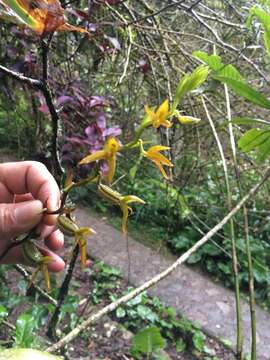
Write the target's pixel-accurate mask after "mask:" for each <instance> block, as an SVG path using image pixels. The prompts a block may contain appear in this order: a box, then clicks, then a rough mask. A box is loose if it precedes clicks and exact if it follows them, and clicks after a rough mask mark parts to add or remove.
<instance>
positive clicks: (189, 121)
mask: <svg viewBox="0 0 270 360" xmlns="http://www.w3.org/2000/svg"><path fill="white" fill-rule="evenodd" d="M173 115H175V117H176V118H177V120H178V121H179V122H180V123H181V124H182V125H193V124H198V122H200V121H201V119H199V118H195V117H193V116H184V115H181V114H180V113H179V111H178V110H175V111H174V113H173Z"/></svg>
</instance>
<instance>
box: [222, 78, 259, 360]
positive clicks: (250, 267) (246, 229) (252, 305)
mask: <svg viewBox="0 0 270 360" xmlns="http://www.w3.org/2000/svg"><path fill="white" fill-rule="evenodd" d="M224 89H225V98H226V106H227V117H228V121H229V123H228V127H229V132H230V140H231V147H232V153H233V163H234V168H235V175H236V180H237V184H238V188H239V193H240V195H242V181H241V174H240V172H239V170H238V166H237V160H236V146H235V140H234V134H233V128H232V123H231V120H232V116H231V106H230V97H229V91H228V87H227V85H226V84H225V85H224ZM243 218H244V233H245V244H246V255H247V261H248V284H249V308H250V322H251V359H252V360H256V352H257V350H256V342H257V340H256V339H257V334H256V309H255V293H254V278H253V265H252V255H251V249H250V240H249V226H248V213H247V207H246V206H245V205H244V206H243Z"/></svg>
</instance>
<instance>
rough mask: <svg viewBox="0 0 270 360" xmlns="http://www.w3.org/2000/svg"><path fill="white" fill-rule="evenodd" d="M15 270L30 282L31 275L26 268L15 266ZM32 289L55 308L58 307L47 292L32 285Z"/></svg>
mask: <svg viewBox="0 0 270 360" xmlns="http://www.w3.org/2000/svg"><path fill="white" fill-rule="evenodd" d="M13 267H14V269H15V270H16V271H18V272H19V273H20V274H21V275H22V276H23V277H24V278H25V280H26V281H29V280H30V279H31V275H30V274H29V273H28V272H27V271H26V270H25V268H24V267H23V266H21V265H13ZM32 287H33V288H34V289H35V290H36V291H37V292H38V293H39V294H40V295H41V296H43V297H44V298H45V299H46V300H48V302H49V303H50V304H52V305H54V306H56V305H57V301H56V300H55V299H54V298H53V297H51V296H50V295H49V294H48V293H47V292H46V291H44V290H43V289H41V288H40V287H39V286H38V285H36V284H34V283H32Z"/></svg>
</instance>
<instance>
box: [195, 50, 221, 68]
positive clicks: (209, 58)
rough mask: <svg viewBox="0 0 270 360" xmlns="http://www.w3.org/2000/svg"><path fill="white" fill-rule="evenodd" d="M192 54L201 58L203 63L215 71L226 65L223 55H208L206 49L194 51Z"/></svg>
mask: <svg viewBox="0 0 270 360" xmlns="http://www.w3.org/2000/svg"><path fill="white" fill-rule="evenodd" d="M192 56H194V57H195V58H197V59H199V60H201V61H202V62H203V63H205V64H206V65H208V66H209V67H210V69H212V70H214V71H218V70H220V69H221V68H222V67H223V66H224V64H223V63H222V61H221V57H220V56H218V55H208V54H207V53H206V52H204V51H194V52H193V53H192Z"/></svg>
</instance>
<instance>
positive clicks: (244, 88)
mask: <svg viewBox="0 0 270 360" xmlns="http://www.w3.org/2000/svg"><path fill="white" fill-rule="evenodd" d="M215 79H217V80H219V81H221V82H222V83H224V84H227V85H228V86H229V87H230V88H231V89H232V90H234V91H235V92H236V93H237V94H238V95H240V96H242V97H243V98H245V99H246V100H248V101H249V102H251V103H253V104H255V105H258V106H260V107H262V108H265V109H270V101H269V100H268V99H266V98H265V97H264V96H263V95H261V94H260V93H259V92H258V91H257V90H255V89H253V88H252V87H251V86H249V85H248V84H246V83H245V82H243V81H239V80H236V79H233V78H230V77H226V76H219V75H217V76H215Z"/></svg>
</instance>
